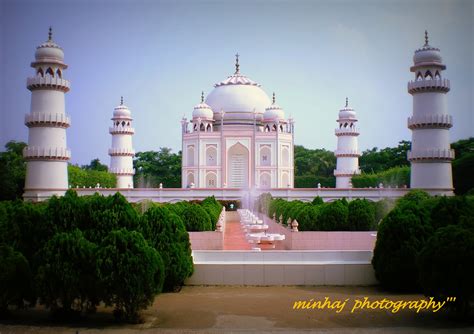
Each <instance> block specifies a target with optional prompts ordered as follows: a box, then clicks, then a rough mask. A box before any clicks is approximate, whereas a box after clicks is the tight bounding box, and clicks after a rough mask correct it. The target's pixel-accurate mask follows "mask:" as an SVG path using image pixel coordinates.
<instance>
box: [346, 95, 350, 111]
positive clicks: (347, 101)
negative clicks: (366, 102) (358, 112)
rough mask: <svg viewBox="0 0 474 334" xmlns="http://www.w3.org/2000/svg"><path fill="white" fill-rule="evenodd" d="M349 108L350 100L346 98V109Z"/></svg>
mask: <svg viewBox="0 0 474 334" xmlns="http://www.w3.org/2000/svg"><path fill="white" fill-rule="evenodd" d="M348 106H349V98H348V97H347V96H346V108H347V107H348Z"/></svg>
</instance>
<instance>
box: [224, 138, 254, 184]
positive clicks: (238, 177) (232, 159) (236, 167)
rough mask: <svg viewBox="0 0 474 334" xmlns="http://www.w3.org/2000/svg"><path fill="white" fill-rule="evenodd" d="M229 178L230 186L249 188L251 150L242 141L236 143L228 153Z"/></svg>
mask: <svg viewBox="0 0 474 334" xmlns="http://www.w3.org/2000/svg"><path fill="white" fill-rule="evenodd" d="M227 157H228V158H227V159H228V161H227V180H228V186H229V188H248V186H249V151H248V150H247V148H246V147H245V146H244V145H242V144H241V143H237V144H234V145H233V146H231V147H230V148H229V151H228V154H227Z"/></svg>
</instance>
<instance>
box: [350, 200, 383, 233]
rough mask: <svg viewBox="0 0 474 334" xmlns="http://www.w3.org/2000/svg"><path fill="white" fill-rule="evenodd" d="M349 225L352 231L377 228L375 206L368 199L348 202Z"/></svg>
mask: <svg viewBox="0 0 474 334" xmlns="http://www.w3.org/2000/svg"><path fill="white" fill-rule="evenodd" d="M348 209H349V216H348V227H349V230H351V231H371V230H374V229H376V224H375V208H374V206H373V205H372V204H371V203H370V202H369V201H368V200H366V199H359V198H358V199H355V200H353V201H350V202H349V204H348Z"/></svg>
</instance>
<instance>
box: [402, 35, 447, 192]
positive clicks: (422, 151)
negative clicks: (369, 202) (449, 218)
mask: <svg viewBox="0 0 474 334" xmlns="http://www.w3.org/2000/svg"><path fill="white" fill-rule="evenodd" d="M413 62H414V66H412V67H411V68H410V71H411V72H414V73H415V80H414V81H410V82H409V83H408V92H409V93H410V94H411V95H413V116H411V117H409V118H408V128H409V129H411V130H412V144H411V151H409V152H408V160H409V161H410V162H411V181H410V183H411V185H410V186H411V188H421V189H442V190H451V189H452V188H453V179H452V172H451V160H452V159H454V151H453V150H452V149H451V148H450V144H449V142H450V141H449V128H451V127H452V126H453V119H452V116H451V115H449V114H448V112H447V103H446V93H447V92H449V80H448V79H443V78H442V75H441V72H442V71H443V70H445V69H446V66H445V65H443V63H442V59H441V54H440V52H439V49H438V48H434V47H432V46H430V45H429V44H428V33H427V32H426V31H425V45H423V47H422V48H421V49H418V50H416V51H415V55H414V56H413Z"/></svg>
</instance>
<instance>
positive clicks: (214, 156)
mask: <svg viewBox="0 0 474 334" xmlns="http://www.w3.org/2000/svg"><path fill="white" fill-rule="evenodd" d="M192 116H193V117H192V120H191V121H188V120H187V119H186V118H183V120H182V122H181V124H182V143H183V147H182V152H183V159H182V180H183V181H182V186H183V188H193V187H196V188H242V189H248V188H253V187H255V188H261V189H266V188H292V187H293V143H294V122H293V121H292V120H291V119H285V114H284V111H283V109H281V108H280V107H279V106H278V105H277V104H276V103H275V94H273V101H272V100H270V98H269V97H268V95H267V94H266V93H265V91H264V90H263V89H262V88H261V87H260V85H259V84H258V83H256V82H254V81H253V80H251V79H249V78H248V77H246V76H245V75H243V74H241V73H240V69H239V58H238V55H237V56H236V64H235V73H234V74H233V75H232V76H230V77H228V78H227V79H226V80H224V81H221V82H219V83H217V84H215V85H214V89H213V90H212V91H211V92H210V93H209V94H208V95H207V97H206V98H204V93H203V94H202V96H201V103H199V104H198V105H196V106H195V107H194V110H193V115H192Z"/></svg>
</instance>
